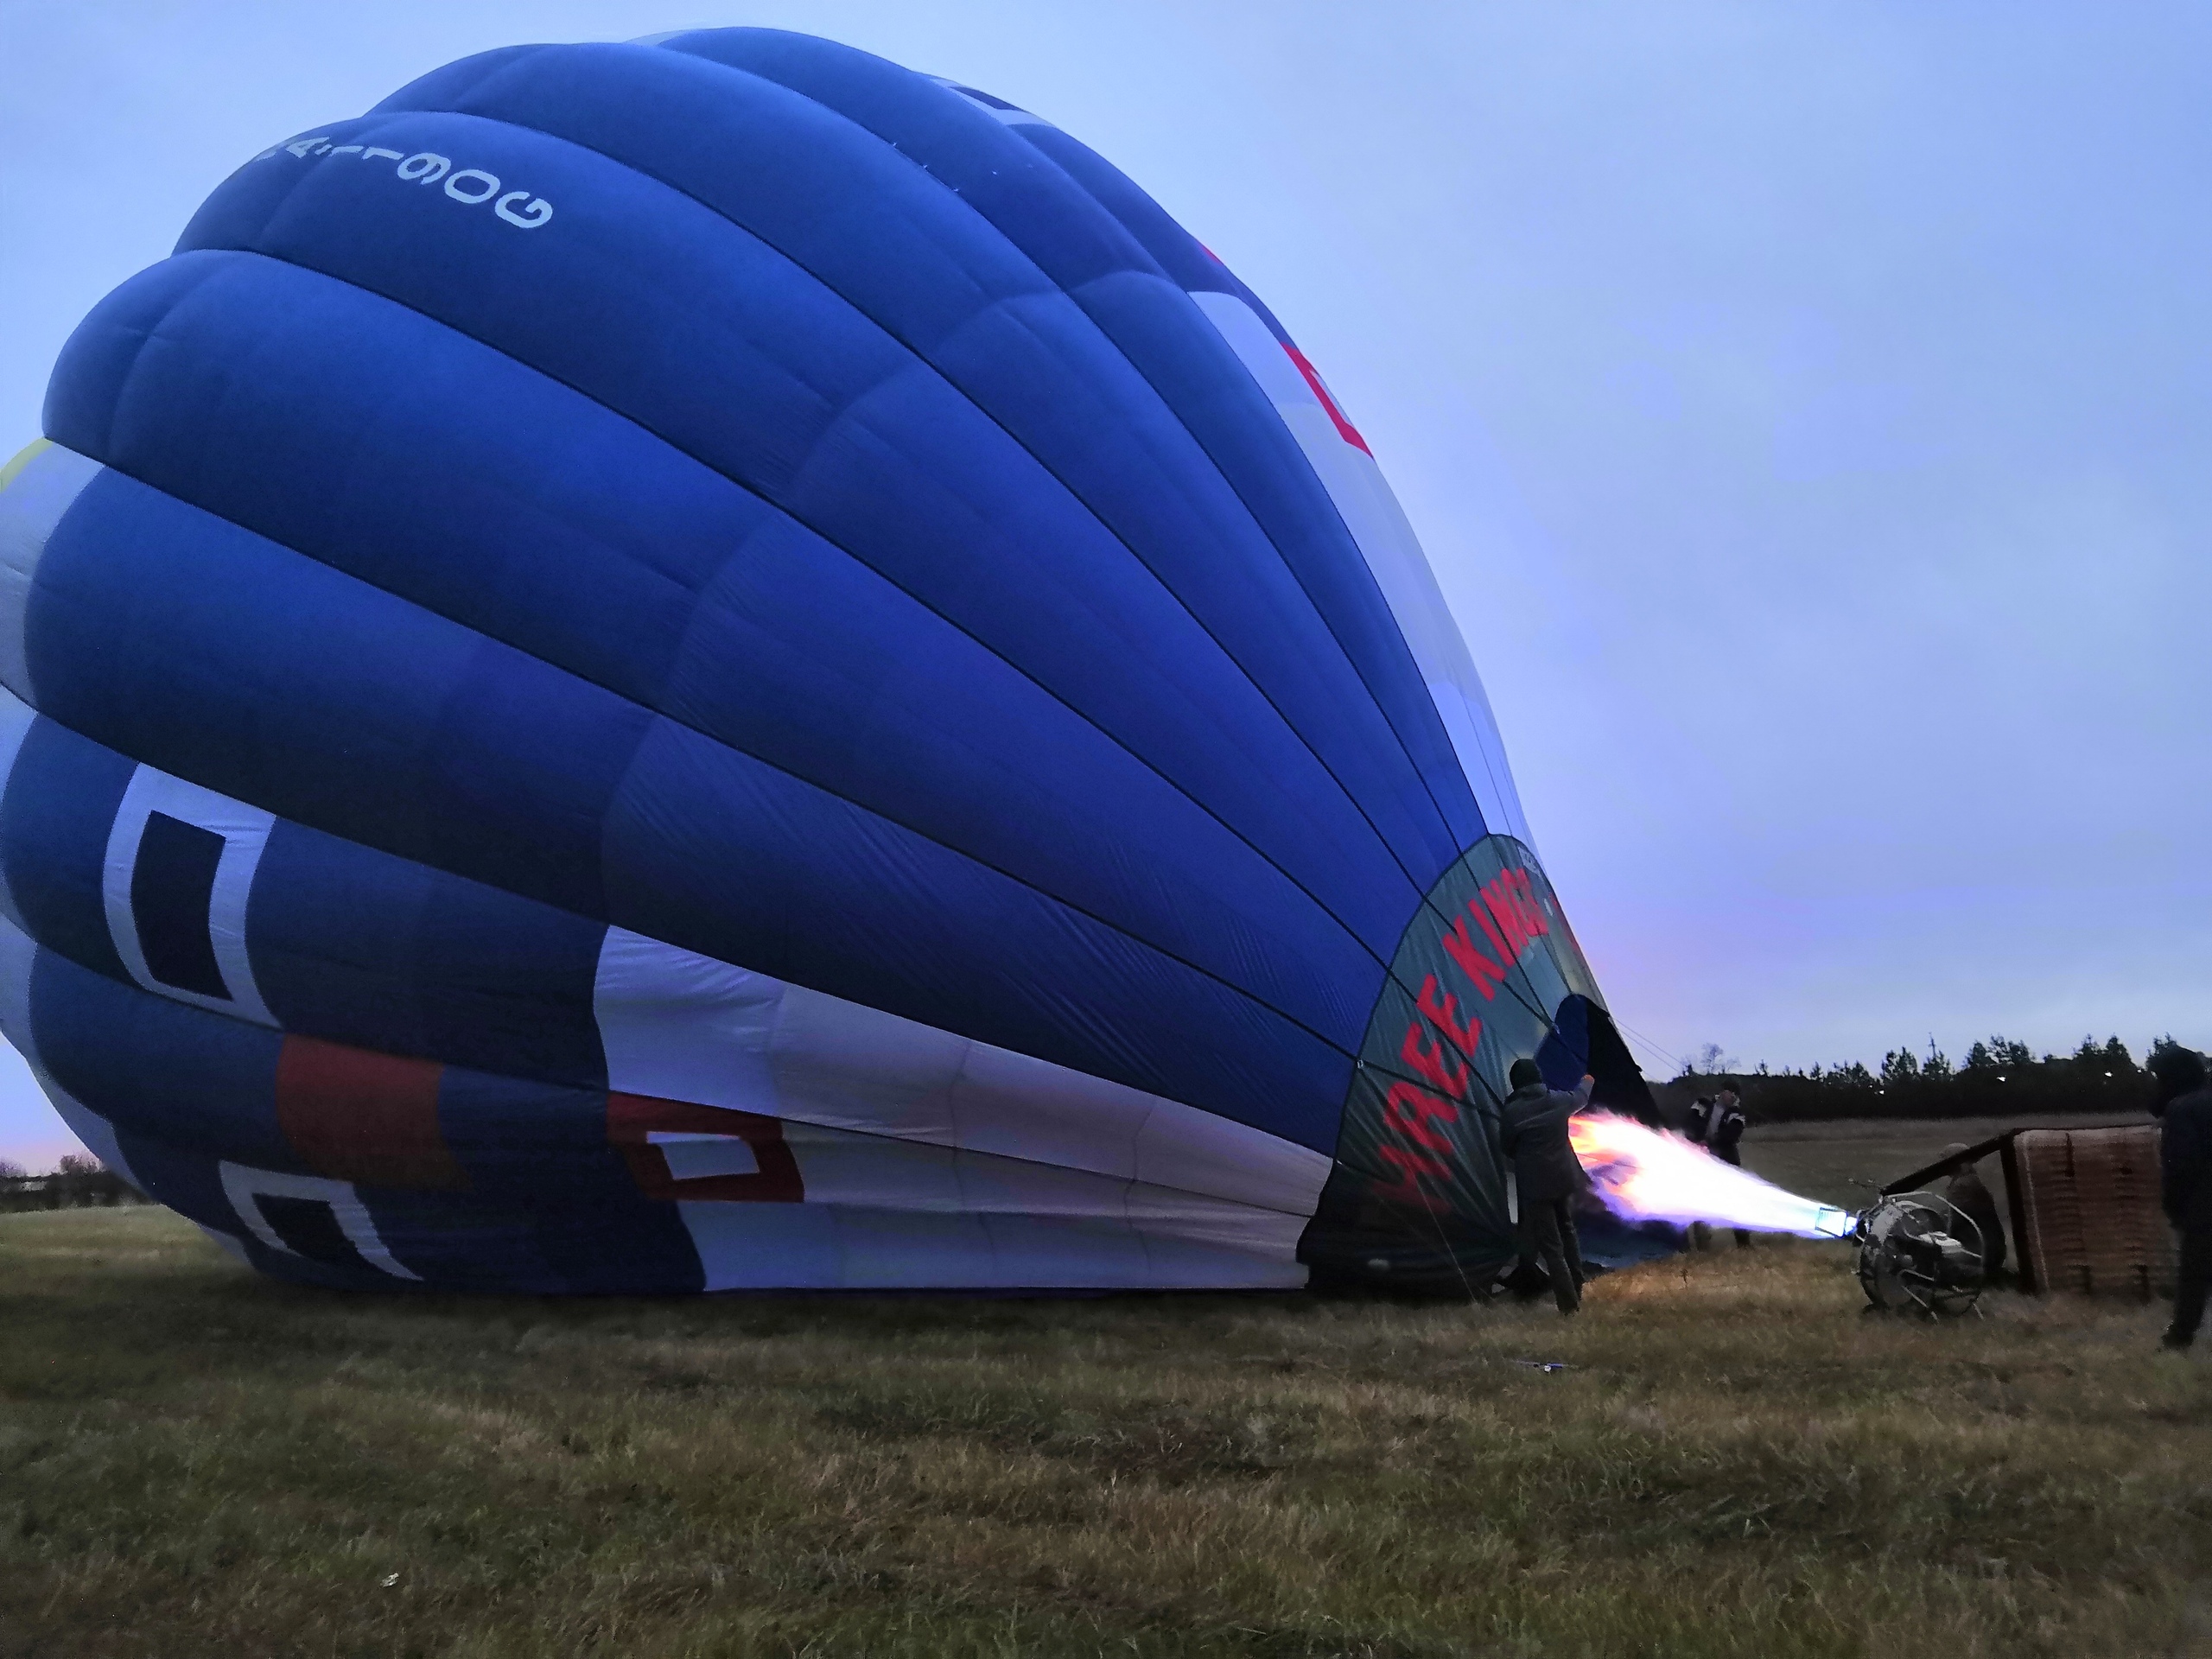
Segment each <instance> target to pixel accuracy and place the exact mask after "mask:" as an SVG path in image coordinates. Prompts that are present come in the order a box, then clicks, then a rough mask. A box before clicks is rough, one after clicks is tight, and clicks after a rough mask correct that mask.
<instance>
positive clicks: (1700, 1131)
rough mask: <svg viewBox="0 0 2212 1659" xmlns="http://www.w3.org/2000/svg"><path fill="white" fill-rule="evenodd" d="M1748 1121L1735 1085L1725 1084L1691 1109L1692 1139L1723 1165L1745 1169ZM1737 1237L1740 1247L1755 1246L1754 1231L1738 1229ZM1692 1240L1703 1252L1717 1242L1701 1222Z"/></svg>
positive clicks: (1693, 1233) (1694, 1227) (1691, 1232)
mask: <svg viewBox="0 0 2212 1659" xmlns="http://www.w3.org/2000/svg"><path fill="white" fill-rule="evenodd" d="M1746 1121H1747V1120H1746V1119H1745V1116H1744V1109H1743V1105H1742V1103H1741V1098H1740V1096H1738V1095H1737V1093H1736V1089H1735V1085H1734V1084H1726V1083H1724V1084H1721V1085H1720V1092H1719V1094H1718V1095H1717V1096H1716V1095H1700V1096H1698V1101H1697V1104H1696V1105H1694V1106H1693V1107H1691V1108H1690V1139H1691V1140H1692V1141H1694V1142H1695V1143H1696V1144H1697V1145H1699V1146H1700V1147H1704V1148H1705V1149H1706V1150H1707V1152H1709V1153H1711V1154H1713V1156H1714V1157H1716V1158H1718V1159H1719V1160H1720V1161H1721V1162H1722V1163H1724V1164H1730V1165H1733V1166H1735V1167H1736V1168H1738V1169H1741V1168H1742V1167H1743V1166H1744V1154H1742V1153H1741V1152H1740V1151H1738V1149H1737V1148H1738V1144H1739V1143H1740V1142H1741V1141H1742V1140H1743V1138H1744V1125H1745V1122H1746ZM1735 1234H1736V1248H1737V1249H1739V1250H1741V1249H1749V1248H1750V1247H1751V1234H1750V1232H1749V1231H1747V1230H1745V1229H1744V1228H1741V1227H1738V1228H1737V1229H1735ZM1690 1239H1691V1242H1692V1243H1694V1244H1695V1245H1696V1246H1697V1248H1698V1249H1700V1250H1702V1249H1707V1248H1708V1247H1709V1246H1710V1245H1711V1243H1712V1241H1713V1232H1712V1230H1711V1229H1710V1228H1708V1227H1707V1225H1706V1224H1704V1223H1703V1222H1701V1221H1700V1222H1697V1223H1694V1224H1693V1225H1692V1226H1691V1228H1690Z"/></svg>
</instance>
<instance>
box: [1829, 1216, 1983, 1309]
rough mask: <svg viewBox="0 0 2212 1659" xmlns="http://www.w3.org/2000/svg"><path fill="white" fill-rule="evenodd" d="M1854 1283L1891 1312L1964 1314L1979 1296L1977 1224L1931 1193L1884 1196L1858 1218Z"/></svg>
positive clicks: (1871, 1299) (1980, 1273) (1854, 1235)
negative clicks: (1857, 1278)
mask: <svg viewBox="0 0 2212 1659" xmlns="http://www.w3.org/2000/svg"><path fill="white" fill-rule="evenodd" d="M1852 1236H1853V1237H1854V1238H1856V1239H1857V1240H1858V1241H1859V1284H1860V1285H1861V1286H1862V1287H1865V1289H1866V1300H1868V1301H1870V1302H1872V1304H1873V1305H1874V1306H1876V1307H1878V1308H1882V1309H1885V1310H1886V1311H1888V1312H1891V1313H1907V1312H1918V1313H1926V1314H1929V1315H1930V1316H1931V1317H1932V1316H1934V1315H1936V1314H1939V1313H1965V1312H1966V1311H1967V1309H1968V1308H1971V1307H1972V1306H1974V1304H1975V1303H1976V1302H1977V1301H1978V1300H1980V1297H1981V1287H1982V1278H1983V1274H1982V1249H1983V1245H1982V1237H1981V1229H1980V1228H1979V1227H1977V1226H1976V1225H1975V1224H1974V1217H1971V1216H1969V1215H1967V1213H1966V1212H1965V1211H1962V1210H1961V1209H1960V1208H1959V1207H1958V1206H1957V1205H1955V1204H1953V1203H1951V1202H1950V1200H1948V1198H1940V1197H1938V1196H1937V1195H1936V1194H1935V1193H1933V1192H1901V1193H1897V1194H1896V1195H1895V1196H1893V1197H1890V1198H1884V1199H1882V1201H1881V1202H1880V1203H1878V1204H1877V1205H1874V1207H1873V1208H1872V1209H1871V1210H1869V1211H1866V1213H1865V1214H1864V1215H1862V1216H1860V1217H1859V1225H1858V1227H1857V1229H1856V1230H1854V1232H1853V1235H1852Z"/></svg>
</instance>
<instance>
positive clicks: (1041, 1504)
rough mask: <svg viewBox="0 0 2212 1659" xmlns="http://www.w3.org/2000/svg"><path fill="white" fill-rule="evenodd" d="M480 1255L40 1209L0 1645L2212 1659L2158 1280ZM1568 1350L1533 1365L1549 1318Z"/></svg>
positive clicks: (228, 1655)
mask: <svg viewBox="0 0 2212 1659" xmlns="http://www.w3.org/2000/svg"><path fill="white" fill-rule="evenodd" d="M1848 1263H1849V1255H1848V1252H1847V1249H1844V1248H1843V1247H1840V1246H1834V1245H1814V1244H1802V1245H1801V1244H1790V1243H1763V1244H1762V1245H1761V1246H1760V1247H1758V1248H1757V1249H1751V1250H1748V1251H1734V1250H1728V1251H1722V1252H1719V1253H1717V1254H1714V1255H1701V1256H1697V1257H1694V1258H1685V1259H1682V1260H1680V1261H1676V1262H1665V1263H1661V1264H1657V1265H1655V1266H1652V1267H1649V1268H1640V1269H1637V1270H1636V1271H1634V1272H1631V1273H1626V1274H1616V1275H1613V1276H1611V1277H1610V1278H1608V1279H1605V1280H1604V1281H1600V1282H1599V1283H1598V1284H1597V1285H1596V1286H1595V1287H1593V1288H1592V1296H1591V1301H1590V1306H1589V1307H1588V1309H1587V1310H1586V1313H1584V1314H1583V1315H1582V1316H1581V1318H1580V1319H1578V1320H1576V1321H1573V1322H1572V1323H1569V1322H1566V1321H1562V1320H1560V1319H1559V1318H1558V1317H1557V1316H1556V1315H1555V1314H1554V1313H1551V1312H1550V1311H1549V1309H1548V1307H1517V1306H1498V1307H1489V1308H1480V1309H1474V1308H1466V1307H1409V1306H1376V1305H1374V1304H1370V1303H1360V1302H1351V1301H1330V1300H1320V1299H1316V1298H1308V1297H1303V1296H1265V1297H1248V1298H1238V1297H1225V1296H1204V1297H1189V1298H1159V1297H1154V1298H1128V1299H1113V1300H1092V1301H1072V1302H1046V1301H982V1300H969V1301H960V1300H933V1299H917V1300H888V1299H868V1298H854V1299H850V1300H831V1299H806V1300H754V1301H741V1300H720V1301H705V1300H695V1301H688V1302H675V1301H670V1302H654V1303H639V1302H620V1301H607V1302H596V1303H586V1302H569V1303H556V1302H550V1301H525V1300H506V1301H499V1300H482V1301H461V1300H449V1299H444V1298H433V1297H418V1298H407V1297H400V1296H394V1297H389V1298H367V1297H343V1296H336V1295H326V1294H313V1293H308V1292H304V1291H301V1290H296V1289H292V1288H288V1287H282V1286H279V1285H276V1284H272V1283H268V1282H264V1281H259V1280H257V1279H255V1278H253V1277H251V1275H249V1274H246V1273H245V1271H244V1270H243V1269H241V1268H238V1267H236V1266H235V1265H233V1264H232V1262H231V1261H230V1260H229V1259H228V1258H227V1257H226V1256H224V1255H221V1254H220V1253H219V1252H218V1251H217V1250H216V1249H213V1247H212V1246H211V1245H208V1244H207V1243H205V1242H204V1241H202V1240H201V1239H200V1236H198V1235H197V1234H196V1233H194V1231H193V1230H191V1229H190V1228H189V1227H188V1226H187V1225H185V1224H183V1223H181V1222H180V1221H177V1220H176V1219H175V1218H174V1217H170V1216H168V1214H166V1213H165V1212H162V1211H153V1210H130V1211H62V1212H57V1213H52V1214H32V1215H22V1216H10V1217H0V1332H4V1338H5V1339H4V1341H0V1653H5V1654H7V1655H9V1656H10V1659H12V1656H16V1655H38V1656H73V1655H89V1654H97V1655H118V1656H122V1655H129V1656H148V1659H152V1656H160V1659H194V1656H202V1655H220V1656H224V1659H261V1656H270V1655H295V1654H297V1655H314V1656H323V1655H363V1656H366V1655H377V1656H385V1655H390V1656H404V1655H419V1656H424V1659H430V1656H436V1659H490V1656H509V1655H513V1656H522V1655H531V1656H536V1655H567V1654H594V1655H609V1656H623V1659H664V1656H678V1655H684V1656H690V1655H699V1656H704V1655H723V1654H729V1655H741V1654H756V1653H757V1654H809V1655H861V1654H866V1655H931V1656H935V1655H967V1654H974V1655H1013V1654H1029V1653H1044V1654H1061V1653H1066V1654H1116V1655H1128V1654H1136V1655H1168V1654H1198V1653H1207V1654H1214V1653H1218V1654H1233V1655H1252V1656H1262V1655H1264V1656H1294V1655H1323V1654H1342V1655H1376V1656H1386V1655H1387V1656H1427V1655H1437V1656H1441V1655H1458V1654H1484V1655H1505V1656H1536V1655H1585V1654H1587V1655H1608V1656H1611V1655H1655V1656H1656V1655H1666V1656H1691V1655H1697V1656H1705V1655H1714V1656H1719V1655H1728V1656H1745V1659H1752V1656H1756V1659H1780V1656H1796V1655H1871V1656H1881V1659H1910V1656H1917V1655H1930V1656H1933V1655H1942V1656H1944V1659H1964V1656H1980V1655H1986V1656H2000V1655H2001V1656H2024V1655H2050V1656H2062V1655H2063V1656H2076V1655H2088V1654H2127V1655H2137V1654H2176V1653H2178V1654H2206V1653H2212V1599H2207V1597H2206V1594H2205V1592H2203V1591H2202V1589H2201V1588H2200V1587H2199V1586H2201V1585H2202V1582H2203V1579H2202V1573H2203V1571H2204V1568H2205V1567H2206V1565H2207V1560H2208V1557H2207V1554H2206V1548H2207V1544H2208V1542H2212V1528H2209V1527H2208V1523H2212V1369H2208V1368H2205V1367H2202V1366H2200V1365H2198V1364H2196V1363H2190V1362H2187V1361H2183V1360H2181V1359H2177V1358H2173V1357H2166V1356H2162V1355H2158V1354H2157V1353H2155V1352H2154V1351H2153V1343H2154V1339H2155V1338H2156V1335H2157V1332H2158V1326H2159V1319H2158V1313H2157V1312H2156V1311H2155V1310H2152V1309H2148V1308H2140V1307H2113V1306H2088V1305H2083V1304H2079V1303H2069V1302H2063V1301H2054V1302H2048V1303H2039V1302H2033V1301H2027V1300H2020V1299H2018V1298H2013V1297H2010V1296H1993V1297H1992V1298H1990V1299H1989V1301H1988V1303H1987V1304H1986V1305H1987V1306H1989V1308H1990V1317H1989V1318H1987V1319H1986V1320H1983V1321H1980V1322H1972V1323H1965V1324H1960V1325H1950V1326H1945V1327H1940V1328H1931V1327H1929V1326H1927V1325H1916V1324H1910V1323H1904V1322H1902V1321H1897V1320H1893V1319H1887V1318H1883V1317H1879V1316H1871V1317H1870V1316H1867V1315H1865V1314H1863V1313H1862V1312H1861V1307H1860V1298H1859V1292H1858V1289H1857V1287H1856V1285H1855V1283H1854V1282H1853V1280H1852V1279H1851V1277H1850V1275H1849V1271H1848ZM1531 1361H1547V1362H1548V1361H1556V1362H1563V1363H1564V1364H1565V1365H1566V1367H1567V1369H1565V1370H1539V1369H1536V1368H1535V1366H1533V1365H1531V1364H1530V1363H1528V1362H1531Z"/></svg>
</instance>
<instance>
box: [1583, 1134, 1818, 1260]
mask: <svg viewBox="0 0 2212 1659" xmlns="http://www.w3.org/2000/svg"><path fill="white" fill-rule="evenodd" d="M1568 1132H1569V1133H1570V1135H1572V1136H1573V1142H1574V1155H1575V1156H1576V1157H1577V1158H1579V1159H1580V1160H1581V1162H1582V1167H1583V1170H1584V1172H1585V1173H1587V1174H1588V1176H1589V1177H1590V1184H1591V1185H1592V1187H1593V1188H1594V1189H1595V1191H1596V1192H1597V1195H1598V1197H1599V1199H1600V1200H1601V1201H1602V1202H1603V1203H1604V1204H1605V1208H1606V1209H1608V1210H1610V1211H1612V1212H1613V1214H1615V1215H1616V1216H1618V1217H1620V1218H1621V1219H1622V1220H1624V1221H1664V1222H1671V1223H1673V1224H1675V1225H1676V1226H1681V1225H1685V1224H1688V1223H1690V1222H1695V1221H1703V1222H1710V1223H1712V1224H1714V1225H1716V1226H1721V1227H1742V1228H1746V1229H1749V1230H1751V1231H1754V1232H1762V1233H1795V1234H1796V1235H1798V1236H1800V1237H1803V1238H1847V1237H1849V1236H1851V1230H1852V1228H1853V1225H1854V1224H1855V1223H1856V1222H1857V1220H1858V1217H1855V1216H1853V1214H1852V1213H1851V1212H1850V1211H1847V1210H1840V1209H1838V1208H1836V1206H1834V1205H1828V1204H1818V1203H1815V1201H1814V1200H1813V1199H1811V1198H1800V1197H1799V1196H1798V1195H1797V1194H1796V1193H1795V1192H1783V1190H1782V1189H1781V1188H1780V1187H1778V1186H1777V1185H1774V1184H1773V1183H1772V1182H1771V1181H1764V1180H1761V1179H1759V1178H1758V1176H1756V1175H1754V1174H1752V1173H1751V1172H1750V1171H1749V1170H1745V1169H1738V1168H1737V1167H1736V1166H1734V1165H1732V1164H1724V1163H1722V1162H1721V1161H1720V1160H1719V1159H1718V1158H1715V1157H1714V1156H1713V1154H1711V1153H1709V1152H1707V1150H1706V1149H1705V1148H1704V1147H1700V1146H1699V1145H1698V1144H1697V1143H1696V1142H1695V1141H1688V1140H1686V1139H1684V1138H1683V1137H1682V1136H1681V1135H1676V1134H1675V1133H1674V1132H1673V1131H1671V1130H1668V1129H1654V1128H1648V1127H1646V1126H1645V1125H1643V1124H1642V1123H1639V1122H1637V1121H1636V1120H1635V1119H1633V1118H1627V1117H1617V1116H1614V1115H1613V1114H1612V1113H1611V1112H1584V1113H1581V1114H1580V1115H1578V1116H1576V1117H1575V1118H1574V1119H1573V1121H1572V1122H1570V1123H1569V1125H1568Z"/></svg>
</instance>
